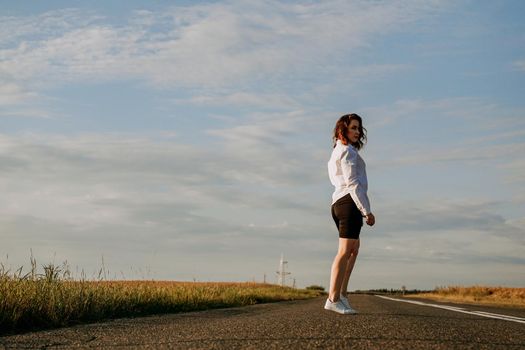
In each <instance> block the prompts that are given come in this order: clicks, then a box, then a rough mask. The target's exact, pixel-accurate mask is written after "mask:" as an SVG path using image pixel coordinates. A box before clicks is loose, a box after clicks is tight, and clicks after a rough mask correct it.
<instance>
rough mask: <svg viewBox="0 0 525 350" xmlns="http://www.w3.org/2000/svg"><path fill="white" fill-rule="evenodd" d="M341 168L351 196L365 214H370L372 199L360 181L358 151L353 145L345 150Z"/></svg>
mask: <svg viewBox="0 0 525 350" xmlns="http://www.w3.org/2000/svg"><path fill="white" fill-rule="evenodd" d="M341 169H342V171H343V177H344V180H345V182H346V186H347V187H348V188H349V189H350V196H351V197H352V199H353V200H354V202H355V204H356V205H357V208H358V209H359V211H360V212H361V214H363V216H366V215H368V214H370V213H371V210H370V201H369V200H368V195H367V194H366V189H365V188H364V187H363V186H362V184H361V183H360V182H359V177H358V176H357V151H356V150H355V149H354V148H353V147H347V148H346V149H345V151H344V152H343V154H342V157H341Z"/></svg>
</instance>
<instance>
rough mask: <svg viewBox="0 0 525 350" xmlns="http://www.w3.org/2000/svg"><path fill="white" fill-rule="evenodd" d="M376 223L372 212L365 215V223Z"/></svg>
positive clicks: (370, 224) (372, 224)
mask: <svg viewBox="0 0 525 350" xmlns="http://www.w3.org/2000/svg"><path fill="white" fill-rule="evenodd" d="M375 223H376V217H375V216H374V214H372V213H370V214H368V215H367V216H366V224H367V225H369V226H374V224H375Z"/></svg>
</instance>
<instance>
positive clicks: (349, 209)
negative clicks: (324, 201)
mask: <svg viewBox="0 0 525 350" xmlns="http://www.w3.org/2000/svg"><path fill="white" fill-rule="evenodd" d="M332 217H333V218H334V221H335V224H336V226H337V229H338V230H339V237H341V238H351V239H359V234H360V233H361V227H363V216H362V215H361V212H360V211H359V209H357V206H356V205H355V203H354V200H353V199H352V197H351V196H350V194H347V195H346V196H344V197H342V198H339V199H338V200H337V201H336V202H335V203H334V204H332Z"/></svg>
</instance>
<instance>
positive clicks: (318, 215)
mask: <svg viewBox="0 0 525 350" xmlns="http://www.w3.org/2000/svg"><path fill="white" fill-rule="evenodd" d="M524 14H525V5H524V4H523V2H521V1H426V2H421V1H387V2H382V1H374V2H368V1H323V2H315V1H299V2H276V1H224V2H206V1H202V2H194V1H191V2H190V1H180V2H171V1H170V2H168V1H126V2H124V1H121V2H119V1H114V2H110V3H109V4H108V2H103V1H92V2H80V1H46V2H38V3H30V2H26V1H20V2H8V1H1V2H0V17H1V18H0V159H1V161H0V172H1V177H0V188H1V190H2V196H1V198H0V208H2V209H1V210H0V237H1V242H2V244H1V245H0V254H1V256H2V257H3V258H2V261H3V262H4V265H7V266H11V267H12V268H13V269H14V268H16V267H18V266H20V265H24V266H26V267H27V266H28V265H29V255H30V250H32V251H33V254H34V256H35V257H36V258H37V260H38V261H39V262H40V263H42V264H43V263H47V262H50V261H55V262H56V263H61V262H63V261H65V260H67V261H68V263H69V264H70V266H71V269H72V270H73V271H80V270H82V269H84V271H86V272H87V274H88V275H90V274H96V272H98V270H99V268H100V267H101V260H102V256H103V257H104V264H105V266H106V267H107V268H108V269H109V273H108V274H109V276H110V277H112V278H122V277H125V278H143V277H147V278H155V279H175V280H193V279H196V280H200V281H215V280H220V281H247V280H256V281H262V279H263V276H264V275H265V274H266V278H267V280H268V281H270V282H273V281H275V277H276V276H275V271H276V270H277V268H278V262H279V258H280V254H281V252H282V253H284V254H285V257H286V258H287V260H288V261H289V269H290V271H291V272H292V276H293V278H295V279H296V283H297V285H298V286H307V285H310V284H321V285H324V286H328V281H329V270H330V265H331V262H332V259H333V256H334V254H335V251H336V249H337V231H336V229H335V225H334V224H333V222H332V221H331V220H332V219H331V216H330V210H329V206H330V199H331V193H332V191H333V188H332V187H331V185H330V182H329V180H328V175H327V169H326V162H327V160H328V158H329V156H330V153H331V134H330V133H331V130H332V128H333V126H334V124H335V121H336V120H337V119H338V117H339V116H340V115H342V114H345V113H350V112H356V113H359V114H360V115H361V116H362V117H363V119H364V124H365V127H366V128H367V129H368V138H369V143H368V144H367V145H366V147H365V148H364V149H363V150H362V151H361V153H362V156H363V158H364V159H365V160H366V162H367V171H368V176H369V183H370V192H369V197H370V200H371V204H372V210H373V212H374V213H375V214H376V217H377V224H376V226H374V227H373V228H369V227H365V228H364V229H363V231H362V235H361V237H362V243H361V251H360V256H359V259H358V262H357V265H356V268H355V272H354V274H353V276H352V279H351V282H350V288H351V289H367V288H399V287H400V286H402V285H406V286H407V287H408V288H433V287H435V286H442V285H451V284H469V285H470V284H491V285H496V284H497V285H508V286H521V287H523V286H524V285H525V230H524V228H523V227H524V226H525V191H524V188H525V186H524V182H525V176H524V175H525V159H524V157H523V154H525V152H524V151H525V103H524V101H523V93H524V87H525V24H524V23H523V21H522V18H523V15H524Z"/></svg>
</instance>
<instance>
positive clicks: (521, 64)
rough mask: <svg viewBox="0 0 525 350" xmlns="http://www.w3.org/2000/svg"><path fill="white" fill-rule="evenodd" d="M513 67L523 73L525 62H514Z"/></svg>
mask: <svg viewBox="0 0 525 350" xmlns="http://www.w3.org/2000/svg"><path fill="white" fill-rule="evenodd" d="M513 65H514V67H516V68H517V69H518V70H521V71H525V60H519V61H514V63H513Z"/></svg>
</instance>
